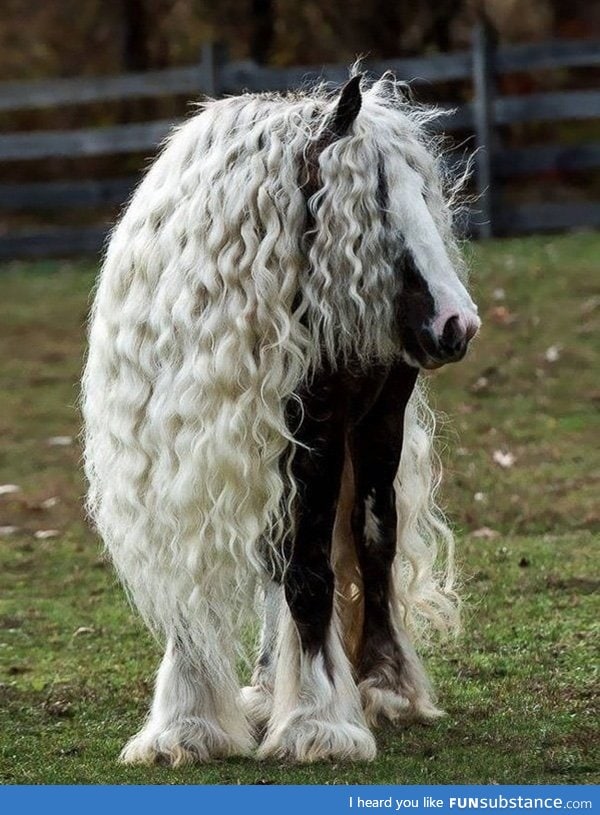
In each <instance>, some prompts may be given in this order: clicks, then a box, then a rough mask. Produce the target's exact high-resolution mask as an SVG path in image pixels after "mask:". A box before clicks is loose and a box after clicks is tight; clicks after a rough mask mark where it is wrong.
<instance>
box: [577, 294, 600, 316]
mask: <svg viewBox="0 0 600 815" xmlns="http://www.w3.org/2000/svg"><path fill="white" fill-rule="evenodd" d="M598 307H600V297H590V298H589V299H588V300H584V302H583V303H582V304H581V308H580V309H579V311H580V313H581V314H583V315H584V316H585V315H587V314H591V313H592V312H594V311H595V310H596V309H597V308H598Z"/></svg>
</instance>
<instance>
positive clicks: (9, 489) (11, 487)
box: [0, 484, 21, 495]
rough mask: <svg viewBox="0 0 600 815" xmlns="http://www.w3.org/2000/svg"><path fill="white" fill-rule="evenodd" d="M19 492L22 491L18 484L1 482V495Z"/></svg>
mask: <svg viewBox="0 0 600 815" xmlns="http://www.w3.org/2000/svg"><path fill="white" fill-rule="evenodd" d="M17 492H21V487H19V485H18V484H0V495H14V494H15V493H17Z"/></svg>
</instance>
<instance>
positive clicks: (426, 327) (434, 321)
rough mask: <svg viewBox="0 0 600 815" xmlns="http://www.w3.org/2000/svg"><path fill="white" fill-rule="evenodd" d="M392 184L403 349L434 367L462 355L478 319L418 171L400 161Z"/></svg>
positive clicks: (415, 359) (416, 361) (410, 359)
mask: <svg viewBox="0 0 600 815" xmlns="http://www.w3.org/2000/svg"><path fill="white" fill-rule="evenodd" d="M394 187H395V188H396V190H395V191H394V188H391V189H390V193H391V196H390V197H391V201H390V203H391V204H392V211H393V220H394V227H395V229H396V230H399V232H400V240H398V239H397V237H396V240H395V241H394V243H395V244H396V247H397V249H396V251H395V252H394V254H395V255H396V257H395V268H396V270H397V272H398V275H399V278H400V286H401V288H400V293H399V297H398V322H399V326H400V334H401V341H402V347H403V353H404V356H405V359H406V361H407V362H408V363H410V364H412V365H418V366H419V367H422V368H438V367H440V366H441V365H445V364H446V363H448V362H457V361H458V360H460V359H462V358H463V357H464V355H465V353H466V351H467V347H468V345H469V342H470V341H471V340H472V338H473V337H474V336H475V334H476V333H477V331H478V329H479V326H480V324H481V322H480V320H479V317H478V316H477V306H476V305H475V303H474V302H473V300H472V299H471V297H470V296H469V293H468V292H467V290H466V288H465V287H464V285H463V284H462V282H461V281H460V280H459V278H458V275H457V274H456V271H455V269H454V267H453V264H452V261H451V260H450V257H449V254H448V252H447V251H446V248H445V246H444V241H443V239H442V236H441V234H440V231H439V230H438V228H437V226H436V223H435V221H434V218H433V217H432V214H431V210H430V206H429V205H428V203H427V190H426V189H425V188H424V182H423V179H422V177H421V175H420V174H419V173H418V172H416V171H415V170H414V169H413V168H412V167H410V166H409V165H408V163H407V162H405V161H400V162H399V163H398V165H397V170H396V177H395V179H394ZM396 235H397V233H396Z"/></svg>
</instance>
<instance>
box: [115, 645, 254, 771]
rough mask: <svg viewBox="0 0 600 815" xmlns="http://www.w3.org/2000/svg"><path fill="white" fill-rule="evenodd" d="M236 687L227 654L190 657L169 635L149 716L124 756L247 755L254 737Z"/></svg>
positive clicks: (163, 759) (184, 759) (167, 759)
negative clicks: (224, 655) (169, 638)
mask: <svg viewBox="0 0 600 815" xmlns="http://www.w3.org/2000/svg"><path fill="white" fill-rule="evenodd" d="M207 636H208V633H207ZM213 657H214V658H213ZM238 687H239V686H238V684H237V679H236V677H235V675H234V672H233V668H232V667H231V664H230V663H229V661H228V659H227V658H225V659H224V658H223V654H220V655H218V654H217V653H216V652H214V653H213V655H212V656H211V655H210V654H209V653H208V652H207V653H206V654H204V655H203V656H202V657H201V656H199V655H197V654H194V657H193V658H192V657H190V655H189V653H188V652H187V650H186V648H185V647H184V645H183V644H182V643H179V642H177V641H175V640H170V641H169V643H168V644H167V648H166V651H165V655H164V657H163V660H162V663H161V666H160V668H159V671H158V674H157V677H156V684H155V690H154V700H153V702H152V707H151V710H150V714H149V716H148V719H147V721H146V723H145V725H144V727H143V728H142V729H141V730H140V732H139V733H138V734H137V735H135V736H134V737H133V738H132V739H131V740H130V741H129V743H128V744H127V745H126V746H125V748H124V749H123V752H122V753H121V760H122V761H124V762H125V763H127V764H150V763H153V762H157V763H165V764H170V765H173V766H177V765H179V764H188V763H191V762H197V761H208V760H210V759H211V758H218V757H222V756H231V755H246V754H248V753H249V752H250V750H251V749H252V747H253V744H254V742H253V739H252V737H251V735H250V732H249V727H248V723H247V721H246V719H245V716H244V714H243V712H242V710H241V708H240V706H239V703H238V698H237V697H238Z"/></svg>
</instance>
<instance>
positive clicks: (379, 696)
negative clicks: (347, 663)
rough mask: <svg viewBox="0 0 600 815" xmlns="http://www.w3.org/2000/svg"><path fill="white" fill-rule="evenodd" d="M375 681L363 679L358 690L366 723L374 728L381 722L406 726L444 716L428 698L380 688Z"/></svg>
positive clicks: (422, 695)
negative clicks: (410, 723)
mask: <svg viewBox="0 0 600 815" xmlns="http://www.w3.org/2000/svg"><path fill="white" fill-rule="evenodd" d="M377 681H378V680H377V679H365V680H364V681H362V682H361V683H360V684H359V686H358V689H359V691H360V698H361V701H362V705H363V710H364V712H365V719H366V720H367V723H368V724H369V725H370V726H371V727H374V726H375V725H377V724H378V723H380V722H382V721H389V722H395V723H397V724H408V723H409V722H430V721H433V720H434V719H439V718H440V716H444V715H445V714H444V711H443V710H440V709H439V708H437V707H436V706H435V705H434V704H433V702H432V701H431V699H430V698H429V696H427V695H424V694H421V695H419V696H416V695H414V696H413V695H410V696H409V695H408V693H402V692H401V691H398V690H392V689H390V688H385V687H381V686H380V685H379V684H377Z"/></svg>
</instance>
